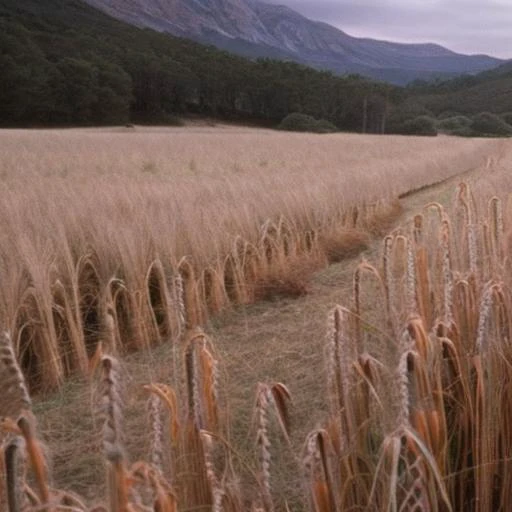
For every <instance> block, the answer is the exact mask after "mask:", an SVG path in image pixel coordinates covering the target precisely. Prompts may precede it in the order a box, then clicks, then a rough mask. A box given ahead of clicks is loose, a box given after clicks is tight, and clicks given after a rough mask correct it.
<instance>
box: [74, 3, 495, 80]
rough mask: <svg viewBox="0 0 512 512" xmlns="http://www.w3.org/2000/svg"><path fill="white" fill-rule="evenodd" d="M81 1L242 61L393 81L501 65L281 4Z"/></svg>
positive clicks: (479, 69)
mask: <svg viewBox="0 0 512 512" xmlns="http://www.w3.org/2000/svg"><path fill="white" fill-rule="evenodd" d="M84 1H85V2H86V3H88V4H89V5H91V6H93V7H95V8H97V9H100V10H102V11H104V12H106V13H107V14H109V15H110V16H113V17H115V18H118V19H121V20H123V21H125V22H128V23H131V24H133V25H136V26H139V27H147V28H152V29H154V30H158V31H161V32H169V33H171V34H173V35H176V36H180V37H186V38H190V39H194V40H196V41H198V42H202V43H207V44H212V45H214V46H217V47H219V48H221V49H225V50H228V51H232V52H234V53H239V54H241V55H244V56H249V57H272V58H281V59H285V60H293V61H296V62H299V63H301V64H306V65H309V66H312V67H315V68H318V69H327V70H330V71H334V72H337V73H359V74H362V75H366V76H369V77H372V78H377V79H383V80H387V81H391V82H394V83H399V84H403V83H406V82H408V81H411V80H414V79H428V78H433V77H439V76H445V77H450V76H455V75H457V74H465V73H467V74H474V73H478V72H481V71H485V70H488V69H492V68H494V67H496V66H498V65H500V64H501V63H503V62H505V61H503V60H502V59H498V58H495V57H490V56H488V55H463V54H460V53H457V52H454V51H452V50H449V49H447V48H444V47H443V46H441V45H438V44H435V43H420V44H418V43H415V44H404V43H395V42H391V41H380V40H377V39H372V38H358V37H353V36H351V35H349V34H347V33H346V32H344V31H342V30H340V29H338V28H336V27H334V26H332V25H329V24H327V23H325V22H321V21H313V20H311V19H309V18H306V17H305V16H303V15H302V14H300V13H298V12H297V11H294V10H293V9H291V8H290V7H287V6H285V5H276V4H269V3H265V2H263V1H260V0H188V1H187V0H84ZM404 77H407V78H404Z"/></svg>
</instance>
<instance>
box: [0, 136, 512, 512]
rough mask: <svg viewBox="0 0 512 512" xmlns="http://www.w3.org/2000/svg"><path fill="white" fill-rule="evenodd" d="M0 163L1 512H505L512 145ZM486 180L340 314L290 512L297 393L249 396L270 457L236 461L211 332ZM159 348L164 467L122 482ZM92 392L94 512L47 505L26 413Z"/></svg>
mask: <svg viewBox="0 0 512 512" xmlns="http://www.w3.org/2000/svg"><path fill="white" fill-rule="evenodd" d="M0 139H1V140H2V149H3V150H4V151H3V153H2V161H1V162H0V172H1V175H2V187H3V195H4V197H3V199H4V201H2V205H1V208H3V209H4V210H3V214H4V222H3V223H2V227H1V228H0V237H1V240H2V244H1V246H0V251H1V256H2V258H1V261H2V267H1V277H2V283H3V284H4V286H3V289H2V292H1V295H2V300H1V318H2V321H3V324H4V329H6V330H8V331H9V332H10V333H11V334H10V337H9V336H4V337H3V338H2V339H1V340H0V349H1V351H2V368H1V371H2V372H3V374H2V375H3V377H2V382H4V383H5V385H6V390H8V392H7V393H6V397H5V401H4V403H1V404H0V405H1V407H0V409H1V410H2V416H7V417H8V419H7V420H6V421H4V423H3V431H4V433H8V436H7V437H6V438H5V440H4V444H3V453H4V457H3V462H4V471H3V473H4V475H5V482H6V484H5V486H4V487H3V489H5V495H2V494H0V496H2V497H3V498H4V499H5V501H4V503H6V504H8V505H7V506H9V507H10V508H8V509H7V510H9V512H11V511H14V510H96V511H100V510H109V511H126V512H128V511H146V510H148V511H149V510H159V511H164V510H165V511H169V512H170V511H173V510H214V511H217V510H233V511H238V510H254V511H256V510H264V511H270V510H314V511H319V512H324V511H334V510H403V511H406V510H462V509H464V510H505V509H506V508H505V507H506V504H507V502H508V501H509V499H510V497H509V495H508V486H507V485H506V482H507V481H508V480H507V478H508V477H507V475H508V471H510V469H509V444H508V443H509V441H508V436H507V433H508V431H509V420H508V407H510V404H509V402H508V400H509V396H510V391H509V389H508V385H509V384H508V383H509V377H510V370H509V365H508V361H509V354H508V352H509V350H508V347H507V342H508V340H509V336H508V333H509V329H510V325H509V321H510V318H509V315H510V311H511V310H510V307H509V292H508V290H509V285H510V282H509V278H508V277H507V276H508V275H509V274H510V262H509V259H508V258H507V257H506V256H507V254H508V247H509V244H510V228H509V223H510V213H511V212H512V210H511V208H510V203H509V202H508V193H507V191H509V190H511V188H510V185H511V184H510V183H509V179H508V175H507V173H506V169H507V165H508V161H509V160H510V155H509V152H510V148H509V144H508V142H506V141H505V142H503V141H494V140H465V139H454V138H447V137H446V138H437V139H420V138H409V137H407V138H406V137H372V136H365V137H359V136H355V135H333V136H321V137H319V136H312V135H288V134H282V133H275V132H271V131H268V132H267V131H254V130H249V129H236V128H231V127H223V128H215V129H213V128H203V127H201V128H197V127H196V128H187V129H170V130H161V129H141V128H136V129H135V131H133V130H131V129H119V130H116V131H112V130H107V131H101V130H68V131H47V132H30V131H5V132H2V133H0ZM16 152H17V153H18V155H17V156H18V158H16ZM475 169H480V172H479V174H478V176H479V178H480V179H479V180H478V181H476V182H475V183H472V184H468V183H466V182H462V183H461V184H460V185H459V187H458V188H457V189H455V190H454V191H453V198H452V199H450V201H449V205H448V206H442V205H441V204H439V203H433V204H428V205H426V206H425V208H424V209H423V210H422V211H420V213H417V214H416V215H415V216H414V217H413V218H412V219H411V220H410V221H409V222H407V223H405V224H403V225H402V226H401V227H399V228H397V229H395V230H394V231H392V232H391V234H389V235H388V236H386V237H385V239H384V242H383V245H382V253H381V255H380V256H379V257H377V256H376V257H375V261H365V260H364V261H362V262H361V264H359V265H356V267H355V269H354V272H353V278H352V293H351V297H350V298H349V300H348V303H346V304H343V305H340V306H336V307H334V308H333V309H332V310H331V312H330V313H329V314H327V313H328V312H327V311H326V316H327V317H328V321H327V327H326V331H327V337H326V335H325V332H318V339H319V340H326V341H325V342H324V347H325V348H324V349H323V350H324V352H325V376H326V382H325V386H326V391H325V392H324V396H323V399H324V400H323V401H324V402H325V404H326V408H325V410H324V411H323V413H322V417H319V418H318V421H319V423H318V425H317V427H316V428H314V429H313V430H311V431H309V433H308V434H307V436H306V439H305V441H303V448H302V450H300V449H299V451H298V452H297V450H295V455H294V456H291V457H289V460H288V462H287V463H286V464H290V465H294V466H296V467H297V468H299V469H294V470H293V471H295V473H296V474H298V475H301V476H300V482H299V483H298V485H299V487H300V490H299V491H298V492H296V493H295V494H294V495H293V496H291V497H289V498H286V497H285V496H284V495H283V492H284V490H286V486H281V485H280V484H276V482H274V481H273V478H274V476H273V475H274V471H275V470H274V467H275V466H274V465H275V462H274V456H275V453H274V449H275V439H274V438H275V437H278V436H279V431H280V432H281V435H282V436H283V437H282V438H283V440H284V441H282V443H284V445H286V444H287V443H288V444H293V440H291V438H290V431H289V427H290V425H289V406H290V399H293V393H290V390H293V387H292V386H290V387H289V386H287V385H285V384H287V383H281V382H277V381H262V382H260V383H259V384H258V385H257V388H256V398H255V401H254V408H253V415H254V418H253V419H254V422H253V425H254V427H253V428H254V432H253V434H254V436H255V439H256V446H255V450H256V457H255V458H254V460H251V461H249V460H248V459H247V456H246V454H244V455H243V456H241V455H240V454H239V453H238V451H237V446H236V443H235V442H234V441H233V439H234V438H233V437H232V427H230V425H229V418H232V416H233V414H231V413H229V414H228V413H227V410H226V409H225V408H226V407H227V408H229V396H228V397H224V396H222V392H221V391H220V390H219V387H220V379H219V368H218V361H217V359H218V354H217V352H216V349H215V346H214V344H213V343H212V342H211V340H210V339H209V338H208V336H206V334H204V332H203V330H201V329H199V327H200V326H202V327H203V328H205V329H208V328H209V327H211V325H212V324H211V322H212V319H214V318H215V316H216V315H218V314H219V312H220V311H223V310H227V309H231V308H234V307H236V306H237V305H240V304H248V303H251V302H254V301H257V300H260V299H262V298H268V296H267V295H266V292H267V290H268V289H271V290H272V291H273V292H274V293H281V292H282V293H284V292H286V294H288V296H297V295H301V294H302V293H307V284H303V283H302V279H303V277H304V274H307V273H311V272H313V271H315V270H317V269H319V268H322V267H325V265H326V264H327V263H328V262H334V261H338V260H339V259H342V258H343V257H344V256H346V255H347V254H353V252H352V251H351V249H352V248H353V247H357V248H358V250H360V249H361V248H362V247H368V245H369V244H370V243H371V240H372V239H373V238H375V237H377V236H379V235H381V234H385V230H386V229H389V228H390V227H391V221H392V220H393V219H395V218H396V217H397V215H398V214H399V212H400V206H399V197H400V196H404V195H406V194H408V193H411V191H414V190H419V189H422V188H423V187H426V186H428V185H431V184H433V183H437V182H442V181H443V180H446V179H448V178H450V177H452V176H456V175H458V174H461V173H465V172H467V171H471V170H475ZM297 269H298V270H297ZM275 329H276V330H278V329H279V325H276V326H275ZM159 344H168V345H170V346H171V347H173V348H172V349H171V350H170V352H169V353H170V354H171V356H169V364H168V375H166V376H162V377H163V378H162V379H160V378H159V377H160V376H158V378H157V379H156V380H155V378H154V377H155V375H152V376H151V377H152V378H151V379H150V380H149V381H148V386H147V388H146V391H147V393H148V396H150V398H149V418H150V422H151V423H150V425H151V427H150V429H149V431H148V434H147V438H148V439H147V442H148V444H149V456H148V458H147V462H142V461H141V460H140V461H138V462H135V463H134V464H130V463H129V459H128V457H127V455H126V452H125V447H124V439H125V435H124V434H123V429H124V423H125V421H126V418H125V417H124V416H123V403H122V401H121V399H120V397H121V395H122V394H123V387H124V385H123V380H125V379H126V375H123V372H122V369H120V368H121V367H122V366H123V365H122V363H120V361H119V359H120V358H121V356H123V354H126V353H127V352H128V351H130V350H133V349H148V348H149V347H151V346H156V345H159ZM315 346H318V343H317V344H316V345H315ZM224 352H226V350H225V348H224ZM283 369H284V368H283ZM77 373H78V374H80V373H83V374H88V375H91V374H94V377H93V381H94V382H95V383H96V384H93V392H92V396H91V398H92V402H93V403H96V404H98V405H96V406H94V408H95V410H96V411H97V415H96V419H95V420H94V422H93V424H92V425H91V428H93V429H97V431H98V433H100V432H101V433H102V434H101V435H102V439H103V443H102V446H103V459H102V457H101V454H100V456H99V460H100V462H101V460H103V461H104V464H105V467H106V477H105V482H106V483H105V485H103V486H102V487H101V489H102V490H101V493H102V494H104V495H105V499H104V500H100V499H93V500H91V501H93V502H96V503H98V502H100V501H103V503H102V504H97V505H87V504H86V503H85V501H87V500H84V498H80V497H79V496H76V495H72V494H71V493H69V492H64V491H57V490H55V489H53V487H52V485H51V478H50V477H49V469H48V467H47V465H46V457H45V454H44V449H43V448H42V447H41V442H40V439H39V437H38V434H37V429H36V421H35V419H34V416H33V413H32V405H31V399H30V392H42V391H48V390H50V389H52V388H56V387H59V386H61V385H62V383H63V382H64V379H65V378H66V377H68V376H70V375H73V374H77ZM151 380H152V382H150V381H151ZM237 384H246V385H248V386H251V385H253V384H254V383H243V382H237ZM497 401H498V402H499V403H501V404H502V408H501V409H500V410H499V411H494V410H493V409H492V407H490V406H489V404H491V403H493V402H497ZM235 416H236V415H235ZM135 435H136V436H137V434H135ZM294 448H296V447H294ZM24 453H26V457H23V454H24ZM23 461H24V462H23ZM96 463H97V462H95V464H96ZM19 465H21V466H25V467H26V468H27V469H29V470H30V474H31V478H30V479H28V480H27V479H26V478H25V477H24V476H23V474H24V470H23V469H19V468H18V466H19ZM294 485H295V484H294ZM280 489H281V490H280ZM2 492H3V491H2ZM98 492H99V491H98ZM89 497H91V496H89ZM92 498H98V496H94V495H93V496H92ZM91 506H92V508H91ZM20 507H21V508H20ZM23 507H24V508H23ZM30 507H32V508H30ZM66 507H67V508H66ZM290 507H292V508H290Z"/></svg>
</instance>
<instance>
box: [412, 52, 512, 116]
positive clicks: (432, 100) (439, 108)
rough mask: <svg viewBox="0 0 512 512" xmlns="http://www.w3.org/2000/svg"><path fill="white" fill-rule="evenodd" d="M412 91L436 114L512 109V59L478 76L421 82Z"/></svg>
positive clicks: (501, 111) (414, 96)
mask: <svg viewBox="0 0 512 512" xmlns="http://www.w3.org/2000/svg"><path fill="white" fill-rule="evenodd" d="M408 94H409V95H410V97H411V98H413V99H414V101H416V102H417V103H420V104H421V105H423V106H424V107H425V108H427V109H428V110H430V111H431V112H433V113H434V114H436V115H439V114H442V113H444V112H455V113H460V114H476V113H478V112H492V113H495V114H503V113H506V112H512V62H507V63H505V64H503V65H501V66H499V67H497V68H495V69H493V70H490V71H485V72H482V73H479V74H477V75H474V76H468V75H466V76H459V77H457V78H454V79H452V80H445V81H438V82H435V83H423V84H422V83H417V84H415V85H412V86H411V87H409V88H408Z"/></svg>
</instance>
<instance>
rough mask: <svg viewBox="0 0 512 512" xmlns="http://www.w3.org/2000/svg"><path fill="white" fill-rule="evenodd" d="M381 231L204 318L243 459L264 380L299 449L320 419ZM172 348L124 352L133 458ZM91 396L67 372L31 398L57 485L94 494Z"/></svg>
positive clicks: (442, 190) (416, 207)
mask: <svg viewBox="0 0 512 512" xmlns="http://www.w3.org/2000/svg"><path fill="white" fill-rule="evenodd" d="M510 152H512V145H511V144H510V143H509V142H508V141H504V142H503V143H502V144H500V145H499V148H498V152H497V154H496V155H494V156H492V157H491V158H489V160H488V161H487V162H486V165H485V166H483V167H479V168H475V169H468V170H467V172H465V173H463V174H462V175H459V176H457V177H455V178H451V179H449V180H447V181H445V182H443V183H441V184H438V185H435V186H431V187H428V188H425V189H423V190H420V191H417V192H415V193H412V194H410V195H407V196H406V197H403V198H402V199H401V203H402V206H403V213H402V215H401V217H400V219H399V220H398V221H397V224H398V223H402V222H405V221H406V220H407V219H410V218H411V217H412V216H414V214H416V213H418V212H419V211H421V209H422V207H423V206H424V205H425V204H427V203H430V202H433V201H436V202H439V203H441V204H443V205H444V206H447V205H448V204H449V203H450V201H451V199H452V197H453V191H454V189H455V186H456V185H457V184H458V183H459V182H460V181H461V180H464V181H471V180H473V179H475V178H478V177H482V176H485V175H486V174H487V173H492V170H493V168H494V167H495V166H497V165H499V164H500V161H501V159H502V158H503V157H504V156H505V155H506V154H509V153H510ZM381 243H382V240H381V239H378V240H374V241H373V242H372V244H371V246H370V248H369V249H368V250H366V251H365V252H364V253H362V254H360V255H358V256H356V257H353V258H350V259H347V260H344V261H343V262H341V263H339V264H333V265H331V266H329V267H327V268H325V269H323V270H321V271H319V272H317V273H316V274H315V275H314V278H313V281H312V283H311V286H310V290H309V293H308V294H307V295H305V296H303V297H300V298H298V299H283V298H276V299H275V300H273V301H265V302H260V303H257V304H254V305H250V306H245V307H238V308H236V309H234V310H231V311H228V312H226V313H224V314H222V315H221V316H219V317H217V318H215V319H214V320H213V321H211V323H210V325H208V326H207V328H206V332H207V334H208V335H209V336H211V338H212V340H213V342H214V345H215V347H216V350H217V355H218V358H219V360H220V368H221V395H222V398H223V400H225V402H226V403H227V405H228V409H227V410H228V411H229V415H230V417H231V422H230V425H231V426H230V431H229V435H230V441H231V442H232V444H233V445H234V446H235V447H236V448H237V450H238V451H239V452H240V453H242V454H243V456H244V457H247V460H248V461H250V455H251V453H250V452H251V450H252V449H253V446H254V432H252V433H251V432H250V423H251V411H252V408H253V405H254V391H255V386H256V384H257V383H258V382H261V381H267V382H269V381H279V382H283V383H285V384H286V385H287V386H288V388H289V389H290V392H291V394H292V398H293V405H292V410H291V415H292V417H291V421H292V427H293V433H292V445H293V449H294V452H295V453H296V454H299V453H300V450H301V446H302V444H303V442H304V439H305V435H306V433H307V432H308V431H310V430H311V429H313V428H314V427H316V426H318V425H319V424H320V422H321V420H322V419H323V415H324V413H325V411H326V401H325V392H324V389H325V370H324V345H325V335H326V320H327V315H328V312H329V311H330V310H331V309H332V307H334V306H335V305H336V304H342V305H350V300H351V295H352V276H353V272H354V270H355V268H356V266H357V264H358V263H359V262H360V261H361V259H362V258H365V259H367V260H369V261H373V262H374V261H375V260H376V258H377V255H378V253H379V251H380V247H381ZM171 353H172V349H171V346H170V345H163V346H160V347H158V348H156V349H154V350H152V351H151V352H148V353H137V354H133V355H130V356H129V357H126V358H125V359H124V360H123V361H122V364H123V368H124V375H125V376H126V378H125V388H126V389H125V403H126V425H125V427H126V428H125V432H126V446H127V450H128V453H129V457H130V460H132V461H133V460H136V459H138V458H146V453H147V449H148V442H147V439H146V438H147V436H146V432H147V431H148V426H147V419H146V416H147V415H146V399H147V393H146V392H145V391H144V390H143V388H142V386H143V384H147V383H148V382H150V381H157V382H172V380H173V376H172V363H171ZM92 404H93V396H92V392H91V390H90V386H89V384H88V383H87V382H84V381H80V380H72V381H70V382H68V383H66V384H65V385H64V387H63V389H62V390H61V391H59V392H57V393H55V394H53V395H52V396H49V397H46V398H45V399H40V400H39V401H38V402H37V404H36V407H35V409H36V414H37V416H38V418H39V427H40V431H41V433H42V435H43V438H44V439H45V440H46V443H47V445H48V448H49V453H50V454H51V460H52V473H53V475H54V478H55V481H54V485H56V486H57V487H59V488H67V489H72V490H74V491H77V492H79V493H80V494H82V495H84V496H86V497H88V498H90V499H94V498H95V497H97V496H99V495H100V494H101V493H102V492H103V460H102V457H101V442H100V439H101V438H100V434H99V423H98V422H97V421H96V420H95V415H94V413H93V411H94V407H93V405H92ZM278 451H279V452H280V453H281V452H282V453H283V460H282V461H276V466H275V472H276V474H275V478H276V481H277V482H279V485H276V487H278V488H279V489H280V492H282V493H283V495H284V494H286V495H289V494H290V493H293V492H294V491H293V489H294V488H295V487H296V486H297V485H298V480H299V479H300V473H299V470H298V469H297V468H294V458H293V456H290V455H289V454H288V455H287V454H286V453H285V452H286V450H284V449H283V450H282V451H281V450H278Z"/></svg>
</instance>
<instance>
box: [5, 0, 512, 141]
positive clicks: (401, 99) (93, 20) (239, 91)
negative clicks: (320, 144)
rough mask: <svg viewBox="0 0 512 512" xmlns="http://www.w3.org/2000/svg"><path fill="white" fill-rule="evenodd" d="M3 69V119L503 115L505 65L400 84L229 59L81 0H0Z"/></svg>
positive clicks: (379, 128)
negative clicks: (114, 16)
mask: <svg viewBox="0 0 512 512" xmlns="http://www.w3.org/2000/svg"><path fill="white" fill-rule="evenodd" d="M0 73H1V81H0V98H1V101H0V125H2V126H73V125H109V124H126V123H152V124H155V123H167V124H172V123H175V122H177V120H178V119H179V118H180V117H182V116H187V115H201V116H210V117H214V118H218V119H225V120H233V121H241V122H246V123H247V122H251V123H257V124H262V125H267V126H277V125H278V124H279V123H280V121H281V120H283V119H284V118H286V117H287V116H288V115H289V114H292V113H301V114H305V115H307V116H311V117H312V118H314V119H318V120H325V121H328V122H330V123H332V124H333V125H334V126H335V127H337V128H338V129H340V130H346V131H356V132H372V133H384V132H396V133H406V132H416V133H422V131H423V132H424V133H425V134H430V135H431V134H432V133H437V124H438V122H439V119H441V120H442V119H444V118H446V117H450V115H451V114H453V117H456V116H459V117H460V114H463V115H464V116H468V117H467V118H468V119H469V122H470V123H471V119H470V116H472V115H474V114H478V113H480V112H490V113H493V114H500V115H501V114H505V116H506V115H508V113H509V112H512V67H511V66H510V64H506V65H504V66H502V67H501V68H498V69H497V70H493V71H488V72H485V73H482V74H480V75H477V76H474V77H473V76H470V77H468V76H464V77H458V78H455V79H452V80H449V81H444V82H437V83H430V84H428V83H421V82H418V83H414V84H412V85H410V86H409V87H406V88H400V87H396V86H393V85H389V84H386V83H384V82H376V81H373V80H370V79H365V78H363V77H361V76H356V75H351V76H344V77H342V76H337V75H334V74H333V73H331V72H326V71H318V70H314V69H312V68H308V67H305V66H302V65H299V64H296V63H293V62H287V61H280V60H270V59H258V60H250V59H246V58H242V57H238V56H235V55H232V54H230V53H227V52H224V51H221V50H218V49H216V48H214V47H210V46H204V45H201V44H198V43H194V42H192V41H189V40H185V39H180V38H176V37H172V36H170V35H168V34H162V33H158V32H155V31H152V30H149V29H139V28H136V27H133V26H131V25H128V24H125V23H122V22H119V21H117V20H114V19H112V18H110V17H108V16H107V15H105V14H103V13H101V12H99V11H97V10H95V9H93V8H91V7H89V6H88V5H86V4H84V3H82V2H80V1H79V0H45V1H44V2H40V1H39V0H2V1H1V3H0ZM459 121H460V119H459ZM505 121H506V122H508V121H510V119H505ZM464 123H466V121H464ZM449 124H450V123H444V125H445V126H447V125H449ZM452 124H453V123H452ZM466 124H467V123H466ZM427 125H428V126H427ZM468 126H469V125H468ZM460 134H470V133H469V132H467V133H466V132H465V133H462V132H461V133H460Z"/></svg>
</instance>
